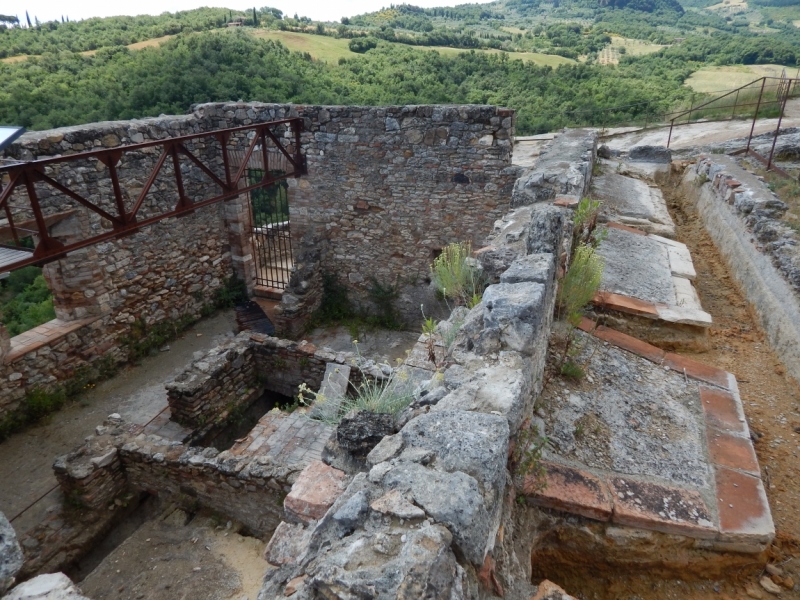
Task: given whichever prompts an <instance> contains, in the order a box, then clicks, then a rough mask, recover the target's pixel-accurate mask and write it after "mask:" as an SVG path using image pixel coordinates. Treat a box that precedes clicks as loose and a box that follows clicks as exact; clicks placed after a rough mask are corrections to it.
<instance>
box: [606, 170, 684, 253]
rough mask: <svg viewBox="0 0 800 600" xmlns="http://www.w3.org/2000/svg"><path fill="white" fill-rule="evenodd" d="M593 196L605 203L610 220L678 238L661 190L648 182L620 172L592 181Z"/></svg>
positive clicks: (607, 216)
mask: <svg viewBox="0 0 800 600" xmlns="http://www.w3.org/2000/svg"><path fill="white" fill-rule="evenodd" d="M591 196H592V198H594V199H596V200H600V201H601V202H602V203H603V204H602V206H601V211H602V215H603V216H604V217H605V218H607V219H608V220H611V221H616V222H619V223H623V224H625V225H633V226H635V227H639V228H640V229H642V230H644V231H646V232H648V233H657V234H661V235H666V236H670V237H674V236H675V223H674V222H673V221H672V217H670V215H669V211H667V203H666V202H665V201H664V196H663V194H662V193H661V190H659V189H658V188H656V187H650V186H649V185H647V184H646V183H645V182H644V181H640V180H639V179H633V178H632V177H625V176H624V175H619V174H618V173H609V174H607V175H600V176H598V177H594V178H593V179H592V192H591Z"/></svg>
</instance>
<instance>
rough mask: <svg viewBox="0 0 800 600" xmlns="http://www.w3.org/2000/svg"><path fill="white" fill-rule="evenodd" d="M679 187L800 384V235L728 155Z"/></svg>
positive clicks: (707, 161)
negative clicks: (693, 207) (696, 211)
mask: <svg viewBox="0 0 800 600" xmlns="http://www.w3.org/2000/svg"><path fill="white" fill-rule="evenodd" d="M681 189H682V190H683V191H684V193H685V194H686V196H687V198H689V200H691V201H692V202H693V203H694V204H695V205H696V206H697V209H698V212H699V214H700V217H701V218H702V219H703V224H704V225H705V227H706V229H707V230H708V232H709V233H710V235H711V237H712V239H713V240H714V243H715V244H716V245H717V247H718V248H719V250H720V253H721V254H722V256H723V257H724V258H725V261H726V262H727V264H728V268H729V269H730V271H731V273H732V274H733V276H734V277H735V278H736V280H737V281H738V283H739V285H741V287H742V290H743V291H744V293H745V296H746V297H747V299H748V301H749V302H751V303H752V304H753V306H754V307H755V308H756V312H757V313H758V317H759V320H760V322H761V325H762V327H763V328H764V331H765V332H766V334H767V337H768V339H769V341H770V344H771V345H772V347H773V348H774V349H775V351H776V352H777V353H778V355H779V356H780V357H781V360H782V361H783V362H784V364H786V367H787V369H788V370H789V372H790V373H791V375H792V376H793V377H794V378H795V379H799V380H800V251H798V244H799V243H800V236H798V234H797V232H795V231H794V230H793V229H792V228H791V227H789V226H788V224H786V223H785V222H784V221H782V220H781V217H783V215H784V213H785V212H786V210H787V206H786V204H784V203H783V202H781V201H780V200H779V199H778V198H777V197H776V196H775V195H774V194H773V193H772V192H771V191H770V190H769V189H767V187H766V186H765V185H764V183H763V182H762V181H761V180H759V179H758V178H757V177H756V176H754V175H753V174H752V173H749V172H747V171H745V170H744V169H742V168H741V167H740V166H739V165H738V164H737V163H736V160H735V159H734V158H732V157H729V156H724V155H713V156H710V157H702V158H701V159H700V160H699V161H698V162H697V163H696V164H695V165H691V166H689V167H688V168H687V169H686V172H685V173H684V176H683V180H682V182H681Z"/></svg>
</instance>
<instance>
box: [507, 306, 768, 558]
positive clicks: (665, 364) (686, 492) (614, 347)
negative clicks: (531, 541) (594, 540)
mask: <svg viewBox="0 0 800 600" xmlns="http://www.w3.org/2000/svg"><path fill="white" fill-rule="evenodd" d="M579 328H580V329H581V330H582V331H584V332H588V335H581V337H580V339H579V340H578V342H577V345H578V347H580V351H579V352H578V355H577V356H576V357H575V361H576V362H577V363H578V364H580V365H582V366H583V368H584V370H585V376H584V377H583V378H582V379H581V380H579V381H575V380H565V379H560V380H558V382H559V384H560V387H559V386H555V385H553V386H549V387H548V388H546V390H545V392H543V396H542V401H543V402H542V405H543V408H542V410H544V413H543V416H544V432H543V433H544V435H545V436H546V437H547V438H548V440H549V442H550V443H549V446H548V448H547V449H546V450H545V452H544V459H545V460H543V461H542V466H543V468H544V473H545V474H544V479H545V482H546V483H547V485H546V487H544V488H542V487H541V486H539V485H538V483H539V482H538V480H536V479H535V478H531V477H529V478H527V479H526V480H525V481H524V483H523V493H524V494H525V496H526V498H527V501H528V503H530V504H533V505H537V506H541V507H544V508H550V509H555V510H560V511H563V512H568V513H573V514H577V515H581V516H583V517H587V518H590V519H595V520H599V521H610V522H612V523H618V524H620V525H625V526H628V527H634V528H638V529H645V530H653V531H660V532H663V533H668V534H676V535H684V536H687V537H691V538H695V539H698V540H703V541H702V542H701V543H702V544H704V547H708V548H709V549H715V550H718V551H731V552H747V553H757V552H761V551H763V550H764V548H765V547H766V544H768V543H769V542H770V541H771V540H772V539H773V537H774V535H775V530H774V525H773V522H772V516H771V511H770V508H769V503H768V501H767V496H766V493H765V490H764V485H763V483H762V481H761V478H760V468H759V465H758V459H757V457H756V454H755V451H754V449H753V445H752V442H751V439H750V431H749V429H748V427H747V422H746V420H745V417H744V411H743V408H742V403H741V399H740V397H739V391H738V386H737V384H736V378H735V377H734V376H733V375H732V374H731V373H728V372H727V371H724V370H722V369H719V368H717V367H714V366H711V365H707V364H704V363H701V362H699V361H696V360H693V359H689V358H686V357H683V356H680V355H677V354H673V353H665V352H664V351H663V350H660V349H658V348H656V347H654V346H651V345H650V344H647V343H646V342H643V341H641V340H637V339H635V338H633V337H631V336H629V335H626V334H623V333H621V332H618V331H615V330H613V329H609V328H608V327H604V326H600V327H596V326H595V324H594V323H593V322H591V321H589V320H588V319H584V321H583V322H582V323H581V325H580V327H579ZM607 498H610V500H609V501H607V500H606V499H607Z"/></svg>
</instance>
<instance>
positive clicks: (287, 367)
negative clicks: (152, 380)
mask: <svg viewBox="0 0 800 600" xmlns="http://www.w3.org/2000/svg"><path fill="white" fill-rule="evenodd" d="M354 360H356V355H355V354H353V353H351V352H338V353H337V352H332V351H330V350H328V349H325V348H322V349H317V347H316V346H314V345H313V344H309V343H307V342H299V343H298V342H294V341H291V340H284V339H281V338H276V337H270V336H268V335H263V334H257V333H256V334H254V333H249V332H242V333H240V334H239V335H238V336H236V338H235V339H234V340H232V341H230V342H227V343H224V344H222V345H220V346H217V347H215V348H212V349H211V350H209V351H208V352H206V353H205V354H204V355H203V356H201V357H200V358H198V359H196V360H194V361H192V363H191V364H190V365H189V366H188V368H187V369H186V370H185V371H184V372H183V373H181V374H180V375H178V376H177V377H176V378H175V379H174V380H173V381H172V382H170V383H168V384H166V386H165V387H166V389H167V396H168V402H169V406H170V410H171V418H172V419H173V420H175V421H177V422H179V423H181V424H183V425H185V426H187V427H192V428H195V429H198V430H202V431H206V430H207V429H208V427H209V426H210V425H211V424H215V423H223V422H224V421H225V419H226V418H227V417H228V415H229V414H230V412H231V411H232V410H234V409H236V408H238V407H241V406H246V405H248V404H250V403H251V402H252V401H254V400H255V399H256V398H258V397H259V396H260V395H261V394H262V393H263V391H264V390H269V391H271V392H276V393H278V394H283V395H284V396H288V397H290V398H292V397H295V396H296V395H297V392H298V389H299V387H300V385H301V384H306V385H307V386H308V387H309V388H311V389H312V390H314V391H316V390H318V389H319V388H320V386H321V385H322V380H323V377H324V375H325V366H326V364H327V363H338V364H351V363H352V362H353V361H354ZM359 381H360V376H359V374H358V373H353V377H351V382H352V383H353V384H357V383H358V382H359ZM193 437H195V438H196V437H198V436H197V435H195V436H193Z"/></svg>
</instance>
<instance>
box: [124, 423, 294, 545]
mask: <svg viewBox="0 0 800 600" xmlns="http://www.w3.org/2000/svg"><path fill="white" fill-rule="evenodd" d="M117 444H118V445H119V444H121V446H120V448H119V453H120V459H121V461H122V464H123V466H124V468H125V473H126V475H127V478H128V483H129V485H131V486H132V487H133V488H135V489H140V490H144V491H148V492H150V493H154V494H165V495H172V496H174V497H176V498H180V497H182V498H183V499H184V501H186V502H189V503H191V502H197V503H198V504H200V505H201V506H204V507H207V508H211V509H213V510H216V511H219V512H220V513H222V514H224V515H226V516H228V517H231V518H233V519H236V520H237V521H240V522H241V523H242V524H243V525H244V526H245V527H247V529H248V530H249V531H250V532H251V533H252V534H253V535H256V536H260V537H263V536H265V535H268V534H271V533H272V531H273V530H274V529H275V527H277V525H278V523H279V522H280V519H281V516H282V514H283V510H282V504H281V503H282V501H283V497H284V496H285V495H286V493H287V492H288V491H289V490H290V489H291V485H292V483H294V480H295V478H296V476H297V474H298V473H299V472H300V471H301V470H302V468H303V467H304V465H302V464H298V465H283V464H281V465H276V464H273V463H272V461H271V460H270V459H269V458H268V457H266V456H259V457H255V458H253V457H245V456H233V455H231V454H230V452H219V451H218V450H216V449H214V448H196V447H191V448H190V447H186V446H184V445H182V444H176V443H174V442H170V441H169V440H166V439H163V438H159V437H158V436H152V435H150V436H146V435H143V434H140V435H138V436H136V437H134V438H133V439H130V440H129V441H126V439H125V438H122V439H120V440H119V441H117Z"/></svg>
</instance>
